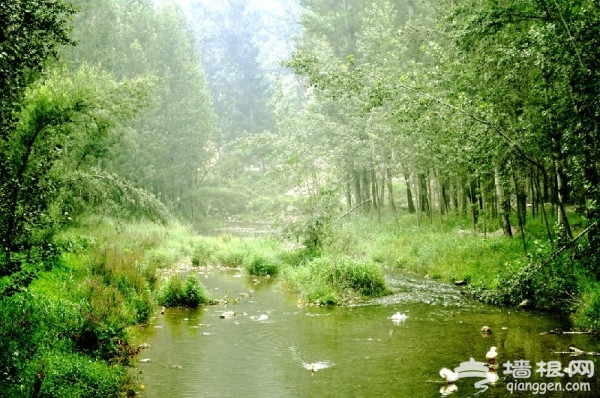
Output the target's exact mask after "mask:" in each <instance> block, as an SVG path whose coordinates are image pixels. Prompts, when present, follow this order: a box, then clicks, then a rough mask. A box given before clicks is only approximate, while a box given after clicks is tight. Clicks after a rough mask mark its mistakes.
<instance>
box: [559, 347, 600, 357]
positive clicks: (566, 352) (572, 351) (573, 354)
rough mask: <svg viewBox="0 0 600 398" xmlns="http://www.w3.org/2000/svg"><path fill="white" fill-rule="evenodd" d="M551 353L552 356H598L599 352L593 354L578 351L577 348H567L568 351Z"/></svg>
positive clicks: (592, 352)
mask: <svg viewBox="0 0 600 398" xmlns="http://www.w3.org/2000/svg"><path fill="white" fill-rule="evenodd" d="M552 353H553V354H568V355H571V356H577V355H600V352H595V351H590V352H586V351H583V350H580V349H579V348H575V347H569V351H552Z"/></svg>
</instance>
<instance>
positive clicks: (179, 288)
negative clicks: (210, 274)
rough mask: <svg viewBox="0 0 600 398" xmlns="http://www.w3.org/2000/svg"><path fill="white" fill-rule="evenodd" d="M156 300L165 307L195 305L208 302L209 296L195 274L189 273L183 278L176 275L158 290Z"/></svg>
mask: <svg viewBox="0 0 600 398" xmlns="http://www.w3.org/2000/svg"><path fill="white" fill-rule="evenodd" d="M157 301H158V303H159V304H160V305H164V306H165V307H197V306H199V305H200V304H206V303H208V302H210V297H209V295H208V292H207V291H206V287H204V285H203V284H202V283H201V282H200V280H199V279H198V278H197V277H196V276H193V275H190V276H188V277H187V278H186V279H185V280H183V279H182V278H181V277H180V276H178V275H176V276H173V277H171V278H169V279H168V280H167V281H166V282H165V284H164V285H163V286H162V288H161V289H160V290H159V292H158V297H157Z"/></svg>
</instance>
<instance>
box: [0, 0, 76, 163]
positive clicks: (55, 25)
mask: <svg viewBox="0 0 600 398" xmlns="http://www.w3.org/2000/svg"><path fill="white" fill-rule="evenodd" d="M74 13H75V7H73V5H72V4H70V3H68V2H64V1H55V0H42V1H38V2H36V3H35V6H33V5H32V4H31V2H29V1H26V0H14V1H10V2H3V4H2V5H1V6H0V32H1V36H2V40H0V90H1V91H2V96H0V136H1V137H3V138H6V137H8V135H9V134H10V131H11V130H12V123H13V122H14V119H13V112H14V111H15V110H16V109H15V102H18V101H19V99H20V96H21V94H22V91H23V90H24V89H25V88H26V87H27V86H28V85H30V84H31V83H32V82H33V81H34V80H35V79H37V78H38V77H39V72H41V71H42V69H43V68H44V67H45V66H46V65H47V63H48V60H50V59H52V58H53V57H54V56H55V55H56V53H57V50H58V48H59V47H60V46H61V45H69V44H73V41H72V39H71V38H70V36H69V33H70V26H69V22H70V21H71V18H72V15H73V14H74ZM5 156H6V153H4V151H3V150H0V174H3V173H4V170H5V169H4V168H5V167H7V166H8V164H7V163H6V162H7V161H8V159H7V158H6V157H5Z"/></svg>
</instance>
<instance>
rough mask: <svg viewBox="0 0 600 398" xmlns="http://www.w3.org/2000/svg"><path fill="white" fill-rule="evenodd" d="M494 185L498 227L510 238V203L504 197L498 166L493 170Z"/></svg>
mask: <svg viewBox="0 0 600 398" xmlns="http://www.w3.org/2000/svg"><path fill="white" fill-rule="evenodd" d="M494 183H495V185H496V202H497V203H498V210H499V216H500V225H501V226H502V231H504V235H505V236H508V237H511V238H512V228H511V227H510V201H509V200H508V199H507V198H505V197H504V187H503V185H502V180H501V179H500V170H499V169H498V166H496V167H495V168H494Z"/></svg>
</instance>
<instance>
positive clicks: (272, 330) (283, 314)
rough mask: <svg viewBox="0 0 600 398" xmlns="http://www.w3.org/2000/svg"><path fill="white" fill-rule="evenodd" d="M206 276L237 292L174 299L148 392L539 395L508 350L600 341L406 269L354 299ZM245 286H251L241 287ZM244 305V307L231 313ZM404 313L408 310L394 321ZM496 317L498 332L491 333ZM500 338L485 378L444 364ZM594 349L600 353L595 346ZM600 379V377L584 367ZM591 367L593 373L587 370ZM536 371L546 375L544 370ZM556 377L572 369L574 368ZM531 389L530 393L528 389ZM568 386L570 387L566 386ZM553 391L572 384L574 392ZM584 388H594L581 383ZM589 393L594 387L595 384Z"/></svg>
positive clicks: (481, 354)
mask: <svg viewBox="0 0 600 398" xmlns="http://www.w3.org/2000/svg"><path fill="white" fill-rule="evenodd" d="M207 276H208V277H207V278H206V279H205V284H206V285H207V286H208V287H209V288H210V289H211V290H212V291H213V295H214V296H225V295H227V296H229V297H236V298H237V299H236V300H235V301H236V303H235V304H234V303H232V300H230V301H229V304H227V305H218V306H209V307H205V308H200V309H197V310H189V309H167V310H166V311H165V314H164V315H163V316H161V315H158V316H157V318H156V319H155V320H154V323H153V324H152V325H149V326H148V327H147V328H146V329H145V330H144V331H142V332H141V333H140V336H139V342H140V343H142V342H147V343H149V345H150V347H149V348H148V349H146V350H144V351H143V354H142V355H140V359H141V358H150V359H151V361H149V362H147V363H138V364H137V368H138V370H139V371H136V370H133V373H134V375H135V376H136V378H137V382H138V384H139V385H144V389H143V390H142V389H141V387H140V388H139V390H140V394H139V395H140V396H143V397H149V398H150V397H198V396H202V397H229V396H231V397H234V396H235V397H238V396H245V397H313V396H314V397H349V396H356V397H361V396H364V397H375V396H377V397H385V396H389V397H435V396H440V395H448V394H453V393H454V395H455V396H461V397H462V396H473V395H474V394H476V393H478V392H480V391H481V389H480V388H478V387H476V386H475V383H476V382H478V381H480V380H482V379H486V380H488V381H489V382H488V383H487V384H486V385H487V386H488V387H489V388H488V390H487V391H485V392H483V393H480V394H479V395H478V396H482V397H485V396H490V397H504V396H531V392H527V393H524V392H519V391H513V394H512V395H511V393H510V392H509V391H508V390H507V382H510V381H512V380H513V378H512V376H509V375H505V374H504V373H503V370H504V368H503V367H502V364H503V363H505V362H507V361H511V362H514V361H517V360H528V361H530V364H531V365H532V367H533V369H534V370H535V368H536V365H535V364H536V363H538V362H540V361H545V362H548V361H551V360H555V361H562V365H564V366H565V367H566V366H567V365H568V364H569V361H570V360H571V359H572V358H569V357H568V356H561V355H557V354H553V352H562V351H568V347H571V346H575V347H579V348H581V349H582V350H584V351H596V350H597V349H596V347H597V341H596V338H595V337H593V336H589V335H552V334H543V335H540V333H541V332H547V331H549V330H552V329H555V328H565V327H567V325H566V324H565V323H564V321H563V320H561V319H558V318H552V317H548V316H541V315H538V314H534V313H529V312H525V311H518V312H515V311H512V310H507V309H500V308H493V307H489V306H484V305H481V304H479V303H476V302H473V301H470V300H468V299H466V298H465V297H464V296H463V295H461V294H460V292H459V290H457V289H455V288H454V287H453V286H448V285H441V284H438V283H436V282H434V281H420V280H418V279H417V278H410V277H402V276H395V277H394V278H393V284H394V286H397V289H398V290H399V292H398V294H396V295H394V296H390V297H387V298H383V299H380V300H375V301H373V302H371V303H369V304H368V305H361V306H355V307H350V308H317V307H297V305H296V297H295V296H293V295H288V294H286V293H285V292H282V291H280V290H279V288H278V286H277V285H276V284H274V283H265V281H263V282H261V283H259V284H258V285H256V284H254V283H253V282H252V280H251V279H250V278H246V277H236V276H239V275H234V274H231V273H219V272H215V273H212V274H210V275H207ZM240 293H244V294H240ZM226 311H233V312H234V313H235V316H233V317H232V318H230V319H222V318H220V315H221V314H222V313H224V312H226ZM395 314H401V315H403V321H400V322H394V319H392V317H393V316H394V315H395ZM484 325H487V326H489V328H490V329H491V330H492V333H487V334H485V333H481V328H482V326H484ZM492 346H494V347H496V352H497V357H496V358H495V360H496V366H497V368H492V370H491V371H490V370H489V368H488V369H487V371H486V372H484V373H485V375H484V376H483V377H482V378H481V379H478V378H466V377H465V378H460V379H458V380H456V381H455V382H453V383H449V384H448V385H445V383H444V379H443V378H442V377H440V374H439V372H440V369H442V368H448V369H455V368H456V367H458V366H460V364H461V363H463V362H466V361H469V360H470V358H473V359H474V361H478V362H479V361H480V362H482V363H487V359H486V353H488V352H489V351H490V347H492ZM586 359H590V360H593V361H594V363H595V364H597V359H596V357H589V358H586ZM573 379H574V380H577V381H588V382H590V383H591V386H592V390H593V391H595V390H596V389H597V388H598V387H599V385H598V384H599V383H598V381H597V377H595V376H594V377H592V378H587V377H585V376H582V375H577V376H576V377H573ZM584 379H585V380H584ZM530 381H536V382H544V381H546V380H545V378H544V377H540V374H538V373H535V372H533V374H532V375H531V378H530ZM552 381H564V382H565V383H566V382H568V381H570V379H569V378H568V377H567V378H565V379H564V380H563V379H562V378H558V379H556V378H554V379H552ZM519 394H522V395H519ZM561 394H562V395H561ZM552 396H565V397H567V396H573V395H569V394H568V393H566V392H563V393H558V394H556V393H554V395H552ZM579 396H586V395H585V394H581V393H580V395H579ZM587 396H590V397H591V396H594V394H593V393H588V395H587Z"/></svg>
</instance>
